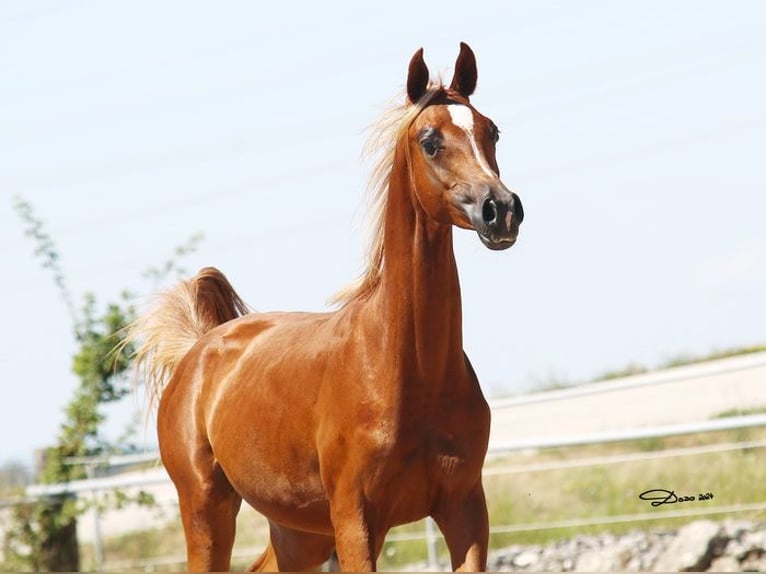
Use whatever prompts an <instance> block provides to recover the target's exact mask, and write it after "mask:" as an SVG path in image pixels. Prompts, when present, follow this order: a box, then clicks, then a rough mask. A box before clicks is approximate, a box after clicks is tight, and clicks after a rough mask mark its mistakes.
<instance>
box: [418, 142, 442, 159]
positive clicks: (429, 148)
mask: <svg viewBox="0 0 766 574" xmlns="http://www.w3.org/2000/svg"><path fill="white" fill-rule="evenodd" d="M420 147H422V148H423V151H424V152H426V155H427V156H428V157H434V156H435V155H436V153H437V152H438V151H439V140H438V139H436V138H424V139H422V140H420Z"/></svg>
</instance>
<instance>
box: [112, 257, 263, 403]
mask: <svg viewBox="0 0 766 574" xmlns="http://www.w3.org/2000/svg"><path fill="white" fill-rule="evenodd" d="M249 312H250V309H249V308H248V306H247V304H245V302H244V301H243V300H242V299H241V298H240V296H239V295H237V293H236V291H234V288H233V287H232V286H231V284H230V283H229V281H228V279H226V277H225V276H224V274H223V273H221V272H220V271H219V270H218V269H215V268H214V267H205V268H204V269H202V270H200V272H199V273H197V275H195V276H194V277H192V278H191V279H189V280H187V281H182V282H181V283H180V284H178V285H177V286H176V287H174V288H173V289H170V290H168V291H165V292H162V293H159V294H158V295H156V296H155V297H154V301H153V306H152V308H151V309H150V310H149V311H148V312H147V313H145V314H144V315H142V316H140V317H139V318H138V319H136V320H135V321H134V322H133V323H131V324H130V325H129V326H128V328H127V333H126V337H125V341H124V344H125V345H130V344H132V345H135V346H136V354H135V368H136V374H137V377H138V378H139V379H143V380H144V382H145V385H146V393H147V396H148V399H149V404H150V406H151V407H154V408H156V407H157V405H158V404H159V400H160V397H161V396H162V392H163V390H164V389H165V385H166V384H167V382H168V381H169V380H170V377H171V376H172V375H173V373H174V372H175V370H176V367H178V364H179V363H180V361H181V359H183V358H184V356H185V355H186V354H187V353H188V352H189V350H190V349H191V348H192V347H193V346H194V344H195V343H196V342H197V341H198V340H199V339H200V337H202V336H203V335H204V334H205V333H207V332H208V331H210V330H211V329H213V328H215V327H217V326H218V325H221V324H223V323H225V322H226V321H230V320H231V319H236V318H237V317H240V316H242V315H245V314H247V313H249Z"/></svg>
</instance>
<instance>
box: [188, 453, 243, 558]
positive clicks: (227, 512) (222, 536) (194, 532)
mask: <svg viewBox="0 0 766 574" xmlns="http://www.w3.org/2000/svg"><path fill="white" fill-rule="evenodd" d="M176 489H177V490H178V502H179V506H180V510H181V520H182V522H183V526H184V535H185V538H186V556H187V560H188V569H189V571H191V572H223V571H228V570H229V567H230V565H231V550H232V547H233V545H234V534H235V531H236V519H237V513H238V512H239V507H240V505H241V504H242V498H240V496H239V495H238V494H237V493H236V492H234V490H233V489H232V487H231V485H230V484H229V482H228V480H226V477H225V476H224V475H223V472H222V471H221V470H220V468H218V467H217V466H216V467H214V469H213V471H212V473H211V474H210V476H207V477H201V476H195V478H194V479H191V480H184V481H177V482H176Z"/></svg>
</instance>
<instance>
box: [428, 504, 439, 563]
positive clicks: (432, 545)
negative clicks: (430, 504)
mask: <svg viewBox="0 0 766 574" xmlns="http://www.w3.org/2000/svg"><path fill="white" fill-rule="evenodd" d="M425 522H426V547H427V549H428V568H429V570H432V571H438V570H439V554H438V552H437V549H436V538H437V535H436V524H435V523H434V519H433V518H431V517H430V516H427V517H426V521H425Z"/></svg>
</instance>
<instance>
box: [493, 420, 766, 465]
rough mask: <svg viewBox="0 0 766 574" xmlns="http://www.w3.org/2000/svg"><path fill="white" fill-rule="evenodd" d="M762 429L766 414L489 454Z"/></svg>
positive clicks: (534, 442)
mask: <svg viewBox="0 0 766 574" xmlns="http://www.w3.org/2000/svg"><path fill="white" fill-rule="evenodd" d="M758 426H766V414H756V415H743V416H738V417H726V418H721V419H711V420H705V421H695V422H693V423H680V424H673V425H661V426H656V427H643V428H632V429H622V430H616V431H607V432H600V433H587V434H580V435H573V436H561V437H553V438H530V439H525V440H516V441H505V442H502V443H499V444H494V445H490V447H489V454H492V455H500V454H506V453H509V452H514V451H519V450H536V449H542V448H557V447H565V446H582V445H588V444H604V443H610V442H622V441H630V440H641V439H647V438H663V437H669V436H679V435H686V434H696V433H705V432H714V431H722V430H733V429H739V428H747V427H758Z"/></svg>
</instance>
